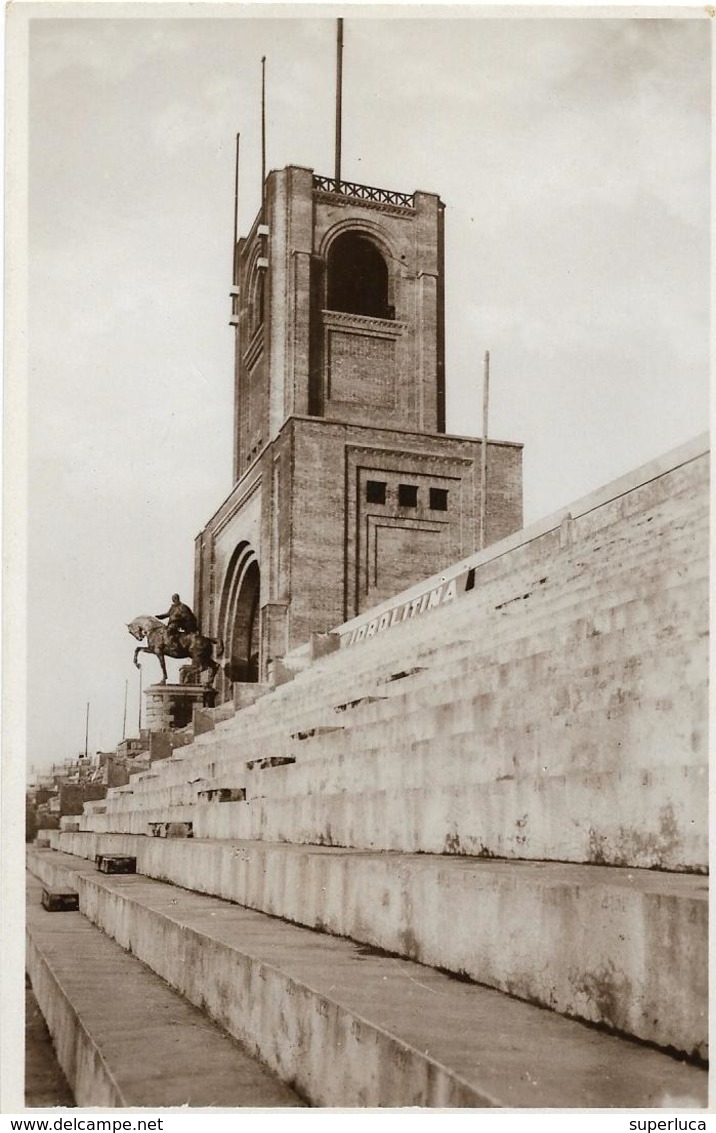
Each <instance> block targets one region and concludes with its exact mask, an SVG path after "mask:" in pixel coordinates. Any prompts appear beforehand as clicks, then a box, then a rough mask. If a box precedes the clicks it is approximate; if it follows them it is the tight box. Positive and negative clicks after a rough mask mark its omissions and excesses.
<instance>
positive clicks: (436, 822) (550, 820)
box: [83, 766, 708, 873]
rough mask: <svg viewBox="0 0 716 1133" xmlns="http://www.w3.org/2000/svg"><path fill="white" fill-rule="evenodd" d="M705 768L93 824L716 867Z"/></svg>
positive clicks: (639, 865) (91, 825)
mask: <svg viewBox="0 0 716 1133" xmlns="http://www.w3.org/2000/svg"><path fill="white" fill-rule="evenodd" d="M707 807H708V793H707V769H706V767H698V766H697V767H688V766H686V767H679V766H673V767H672V766H667V767H662V768H658V769H654V770H649V771H646V770H642V771H639V770H623V771H608V772H596V771H587V772H583V773H574V774H570V775H547V774H541V775H540V774H535V775H531V776H526V777H521V778H520V777H512V776H509V775H506V776H504V777H503V778H501V779H500V780H497V781H488V782H484V783H477V784H468V785H461V784H455V785H453V786H449V787H437V788H436V787H416V788H405V787H398V788H396V787H394V788H392V789H386V790H375V789H374V788H373V787H372V785H371V784H366V787H365V789H364V790H363V791H354V792H349V791H338V792H336V793H334V794H323V793H321V792H320V791H318V790H316V791H314V792H312V793H310V794H304V795H293V794H289V795H283V796H282V795H274V794H269V795H266V796H263V797H259V796H256V797H255V798H253V799H251V800H250V801H248V802H226V803H197V804H195V805H193V806H175V807H166V806H165V807H157V808H147V809H145V810H136V811H129V812H125V813H121V814H117V815H96V816H94V817H92V818H89V817H88V818H87V819H86V820H83V828H84V829H85V830H92V831H95V832H96V833H126V834H147V833H148V831H149V824H150V823H153V822H176V823H181V822H191V823H192V825H193V836H194V837H195V838H218V839H224V838H239V839H248V840H254V839H260V840H265V841H271V842H297V843H301V844H312V845H329V846H347V847H353V848H354V849H368V850H370V849H380V850H398V851H400V852H404V853H429V854H444V853H448V854H449V853H459V854H467V855H469V856H474V857H500V858H518V859H519V858H524V859H527V860H530V861H532V860H537V861H542V860H547V861H562V862H584V863H588V862H592V863H595V864H606V865H617V866H624V867H628V868H635V869H664V870H670V871H674V872H699V873H704V872H706V871H707V869H708V843H707V832H708V809H707Z"/></svg>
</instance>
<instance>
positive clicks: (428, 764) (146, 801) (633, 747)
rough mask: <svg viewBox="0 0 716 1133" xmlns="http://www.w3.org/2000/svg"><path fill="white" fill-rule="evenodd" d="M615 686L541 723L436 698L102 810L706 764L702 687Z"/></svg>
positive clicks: (566, 695) (481, 701)
mask: <svg viewBox="0 0 716 1133" xmlns="http://www.w3.org/2000/svg"><path fill="white" fill-rule="evenodd" d="M623 688H624V686H622V685H616V686H615V689H614V691H613V692H612V693H611V694H610V695H609V698H608V703H607V704H606V705H605V706H604V707H600V706H599V705H597V706H596V707H594V708H593V707H592V706H591V701H590V699H589V697H588V692H587V693H580V691H579V689H576V690H575V689H570V688H569V687H565V688H563V689H562V690H561V692H560V695H559V697H558V695H557V693H553V695H552V697H545V706H544V707H545V712H544V719H543V720H541V719H539V718H537V719H535V714H534V712H533V713H532V715H528V716H527V718H526V719H524V718H522V713H521V711H520V708H521V705H520V701H519V698H518V697H517V698H515V699H514V702H512V700H511V698H510V697H509V696H507V695H506V696H505V697H504V699H498V698H497V696H492V695H487V694H482V695H480V696H477V697H475V698H472V699H464V700H457V699H456V700H455V701H454V702H452V703H451V702H450V701H449V700H446V702H445V703H443V704H439V705H435V706H433V709H432V710H431V711H427V710H425V709H423V710H422V711H418V709H417V708H412V709H411V707H410V706H409V705H408V706H406V710H405V714H401V713H396V714H395V715H394V716H393V717H392V718H390V719H386V720H383V721H380V720H379V721H375V720H373V721H370V722H365V723H363V724H361V725H358V726H356V727H355V728H353V729H351V730H350V731H346V732H338V733H332V734H327V735H321V736H316V737H313V738H308V739H306V740H305V741H302V742H297V743H296V744H294V745H292V747H291V749H290V750H292V752H294V753H295V754H293V755H292V756H290V757H288V756H281V757H277V759H276V760H275V763H276V765H275V766H269V767H265V768H263V769H260V770H259V769H256V768H254V769H251V768H249V767H248V766H247V762H246V760H242V759H241V758H239V757H238V756H237V755H236V753H230V754H229V755H227V756H222V757H221V758H218V757H217V759H216V761H215V762H214V763H213V764H211V776H210V773H209V769H208V767H207V768H206V769H205V770H204V771H203V773H201V774H199V773H197V772H195V771H192V772H189V773H188V774H187V775H185V777H184V779H183V781H182V782H171V783H169V784H165V783H164V781H163V779H162V777H161V775H160V776H159V778H158V779H157V780H156V781H155V782H154V783H151V784H147V785H145V786H143V788H142V789H138V790H137V791H136V792H135V793H134V795H131V796H123V797H121V798H119V799H113V800H110V801H108V804H107V807H106V809H105V812H104V813H105V815H107V816H117V815H120V814H123V813H130V812H135V811H139V810H148V809H151V810H156V809H157V808H159V809H161V808H166V807H174V806H191V805H194V804H201V803H203V802H206V801H208V800H207V799H206V797H205V795H206V792H207V791H209V790H212V789H214V790H217V789H218V788H220V787H222V788H227V787H232V788H237V789H241V790H242V791H243V792H244V795H243V797H244V798H245V799H248V800H249V801H250V800H251V799H253V798H255V797H264V796H279V797H280V796H283V795H288V794H294V795H301V794H309V793H312V792H315V791H319V792H321V793H322V794H332V793H335V792H337V791H358V792H362V791H364V790H365V789H366V786H367V785H370V786H371V787H372V788H373V789H380V790H388V789H397V788H400V787H405V788H411V789H412V788H419V787H432V788H442V787H450V786H456V785H463V786H467V785H473V784H476V783H489V782H493V781H496V780H500V779H504V778H507V777H512V778H514V777H520V778H525V777H528V776H530V775H537V776H539V777H542V776H543V775H545V774H550V775H557V774H561V775H572V774H575V773H576V774H584V773H585V772H586V771H591V772H598V773H602V774H603V773H606V772H610V771H612V772H619V771H623V770H631V771H637V770H645V771H648V770H658V769H663V768H665V767H668V766H672V767H677V766H678V767H682V768H683V767H687V766H690V767H698V766H705V765H706V763H707V751H706V727H705V722H706V719H707V699H708V693H707V690H706V689H705V688H703V689H696V690H689V689H685V690H681V691H679V690H673V692H672V694H671V695H669V696H663V695H657V696H649V697H643V698H641V699H638V698H634V699H632V698H631V696H630V695H629V693H630V692H631V693H632V694H633V690H629V689H628V685H627V686H626V690H627V691H626V692H625V691H623ZM580 695H581V696H583V699H581V700H580V699H579V697H580ZM526 696H527V691H526V690H525V692H524V693H523V697H524V698H526ZM570 702H571V703H570ZM550 705H552V709H553V710H552V711H551V712H550ZM498 707H499V712H498V710H497V709H498ZM637 735H638V742H636V740H635V736H637ZM289 760H290V762H289ZM249 762H252V761H249ZM202 793H203V794H202ZM221 805H224V802H223V801H222V803H221ZM87 816H88V819H89V818H90V816H91V817H92V821H94V818H95V817H96V816H99V812H97V811H94V810H92V809H88V812H87Z"/></svg>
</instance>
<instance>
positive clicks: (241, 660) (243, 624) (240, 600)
mask: <svg viewBox="0 0 716 1133" xmlns="http://www.w3.org/2000/svg"><path fill="white" fill-rule="evenodd" d="M260 597H261V571H260V569H259V564H258V559H257V558H256V555H255V553H254V551H253V548H252V547H251V546H250V545H249V544H248V543H240V544H239V545H238V547H237V548H236V550H235V551H234V553H233V555H232V556H231V561H230V563H229V569H228V570H227V572H226V579H225V581H224V587H223V591H222V595H221V606H220V613H219V624H220V626H221V635H222V638H223V641H224V653H225V658H226V660H225V662H224V666H223V670H224V678H223V682H222V683H223V689H222V694H223V699H228V698H229V697H230V696H231V692H232V689H231V686H232V684H233V683H234V682H235V681H257V680H258V679H259V653H260V629H259V627H260V618H259V609H260Z"/></svg>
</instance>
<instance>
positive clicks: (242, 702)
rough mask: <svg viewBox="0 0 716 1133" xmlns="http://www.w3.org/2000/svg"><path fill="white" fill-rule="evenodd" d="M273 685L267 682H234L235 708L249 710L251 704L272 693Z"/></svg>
mask: <svg viewBox="0 0 716 1133" xmlns="http://www.w3.org/2000/svg"><path fill="white" fill-rule="evenodd" d="M272 688H273V685H271V684H269V683H268V682H267V681H234V684H233V693H234V707H235V708H236V709H239V708H248V706H249V705H250V704H253V703H254V701H256V700H258V699H259V697H260V696H265V695H266V693H267V692H271V690H272Z"/></svg>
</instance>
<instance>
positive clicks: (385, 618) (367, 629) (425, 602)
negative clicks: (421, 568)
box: [341, 570, 475, 647]
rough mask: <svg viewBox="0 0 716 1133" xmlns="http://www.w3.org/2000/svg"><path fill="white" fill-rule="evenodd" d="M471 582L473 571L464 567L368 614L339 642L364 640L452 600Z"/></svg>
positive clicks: (472, 581)
mask: <svg viewBox="0 0 716 1133" xmlns="http://www.w3.org/2000/svg"><path fill="white" fill-rule="evenodd" d="M474 582H475V571H474V570H465V571H463V572H462V573H461V574H458V575H456V576H455V577H454V578H451V579H448V580H446V581H445V582H441V583H440V584H439V585H438V586H433V587H430V588H429V589H427V590H424V591H422V592H421V593H420V594H417V595H415V597H413V598H409V599H408V600H407V601H405V602H399V603H398V604H397V605H395V606H391V608H390V609H388V610H385V611H384V612H383V613H382V614H379V615H378V616H377V617H374V618H370V617H367V618H366V620H365V621H364V622H362V624H361V625H358V626H355V627H354V628H353V629H351V630H348V631H347V632H346V633H344V634H343V635H342V637H341V646H342V647H348V646H351V645H358V643H359V642H361V641H367V640H368V639H369V638H371V637H375V635H376V634H378V633H384V632H385V630H387V629H392V628H393V626H396V625H400V624H401V623H402V622H407V621H410V620H411V618H417V617H420V615H421V614H425V613H427V612H428V611H429V610H435V609H437V607H438V606H447V605H448V603H450V602H454V601H455V599H456V598H459V597H461V596H462V595H463V594H465V593H466V592H467V591H468V590H472V588H473V585H474Z"/></svg>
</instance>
